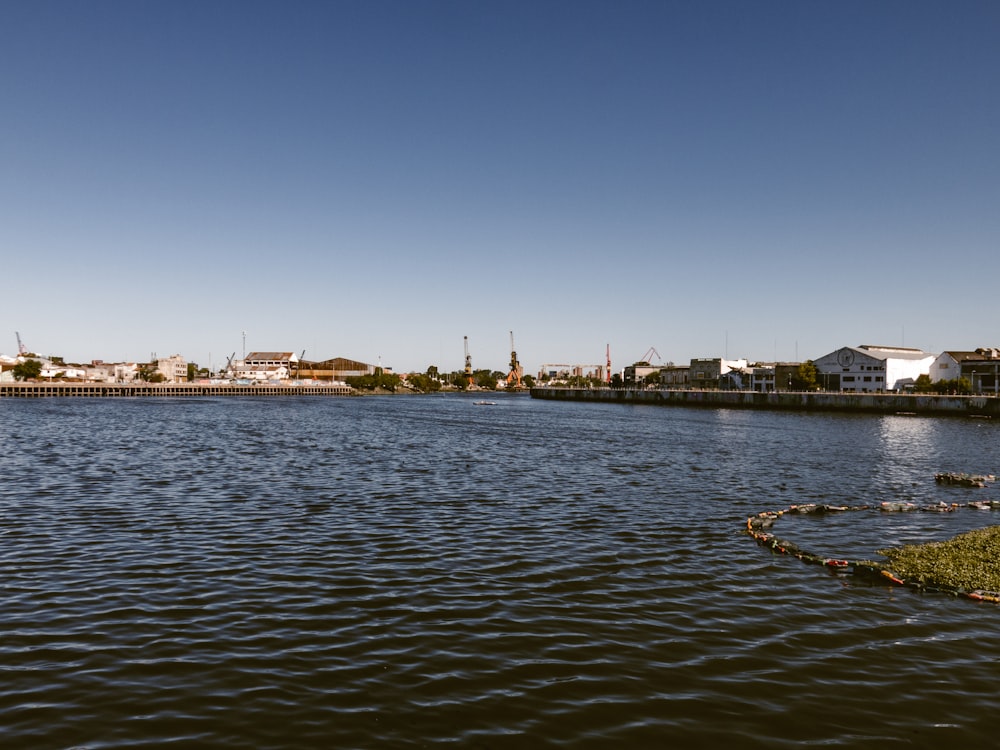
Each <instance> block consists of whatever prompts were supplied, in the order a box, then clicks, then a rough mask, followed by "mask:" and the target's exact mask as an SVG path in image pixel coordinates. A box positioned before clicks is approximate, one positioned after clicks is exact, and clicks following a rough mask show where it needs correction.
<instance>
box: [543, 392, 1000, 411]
mask: <svg viewBox="0 0 1000 750" xmlns="http://www.w3.org/2000/svg"><path fill="white" fill-rule="evenodd" d="M531 397H532V398H538V399H550V400H554V401H587V402H600V403H614V404H652V405H656V406H687V407H701V408H712V409H773V410H784V411H825V412H853V413H860V414H906V415H927V416H967V417H1000V398H998V397H997V396H995V395H990V396H986V395H974V396H938V395H928V394H918V393H842V392H841V393H829V392H822V391H821V392H801V393H799V392H787V391H780V392H769V393H760V392H757V391H709V390H679V389H678V390H668V389H649V390H643V389H629V388H552V387H535V388H532V389H531Z"/></svg>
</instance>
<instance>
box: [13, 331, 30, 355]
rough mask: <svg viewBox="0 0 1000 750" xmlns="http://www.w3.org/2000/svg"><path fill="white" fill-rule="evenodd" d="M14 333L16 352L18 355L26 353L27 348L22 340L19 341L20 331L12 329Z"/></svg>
mask: <svg viewBox="0 0 1000 750" xmlns="http://www.w3.org/2000/svg"><path fill="white" fill-rule="evenodd" d="M14 335H15V336H17V353H18V355H19V356H21V357H23V356H24V355H25V354H27V353H28V348H27V347H26V346H25V345H24V342H23V341H21V334H20V333H18V332H17V331H14Z"/></svg>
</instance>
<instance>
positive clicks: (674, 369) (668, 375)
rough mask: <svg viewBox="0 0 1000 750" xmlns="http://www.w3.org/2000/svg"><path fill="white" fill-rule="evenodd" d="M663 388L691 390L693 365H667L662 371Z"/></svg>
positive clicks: (661, 384) (661, 385)
mask: <svg viewBox="0 0 1000 750" xmlns="http://www.w3.org/2000/svg"><path fill="white" fill-rule="evenodd" d="M660 387H661V388H673V389H679V388H690V387H691V365H667V366H666V367H663V368H662V369H661V370H660Z"/></svg>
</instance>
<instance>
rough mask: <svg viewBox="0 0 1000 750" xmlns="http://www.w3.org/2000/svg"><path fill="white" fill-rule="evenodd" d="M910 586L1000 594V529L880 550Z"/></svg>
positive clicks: (988, 528)
mask: <svg viewBox="0 0 1000 750" xmlns="http://www.w3.org/2000/svg"><path fill="white" fill-rule="evenodd" d="M878 553H879V554H880V555H884V556H885V558H886V559H887V560H888V564H887V566H886V567H888V568H891V569H892V571H893V573H895V574H896V575H897V576H899V577H900V578H902V579H904V580H906V581H907V582H908V583H912V584H917V585H920V586H931V587H939V588H945V589H955V590H964V591H973V590H984V591H1000V526H988V527H986V528H984V529H976V530H974V531H969V532H966V533H964V534H959V535H958V536H956V537H953V538H951V539H948V540H947V541H944V542H929V543H927V544H908V545H905V546H903V547H893V548H890V549H880V550H878Z"/></svg>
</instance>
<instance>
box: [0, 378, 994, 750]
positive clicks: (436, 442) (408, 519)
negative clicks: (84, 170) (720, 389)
mask: <svg viewBox="0 0 1000 750" xmlns="http://www.w3.org/2000/svg"><path fill="white" fill-rule="evenodd" d="M495 400H496V401H497V404H496V405H494V406H476V405H474V404H473V403H472V401H473V399H472V398H465V397H461V396H441V397H436V396H435V397H386V398H382V397H371V398H363V399H336V398H333V399H303V400H296V399H291V398H289V399H246V400H243V399H215V400H212V399H205V400H181V399H163V400H154V399H137V400H84V399H66V400H39V401H20V400H16V401H15V400H9V401H0V419H2V422H0V425H2V427H0V447H2V464H0V466H2V470H3V471H2V483H0V582H2V589H0V605H2V606H0V736H2V738H3V740H2V741H3V745H4V746H5V747H30V748H71V747H72V748H94V749H98V748H101V749H103V748H139V747H141V748H150V747H166V746H171V747H191V746H202V747H255V748H311V747H316V748H351V747H356V748H370V747H379V748H382V747H432V746H439V745H443V746H451V747H462V748H524V747H563V748H605V747H619V746H622V747H624V746H629V747H664V746H669V747H674V746H676V747H685V748H701V747H704V748H714V747H731V748H757V747H760V748H763V747H768V748H791V747H801V746H802V745H804V744H805V745H823V746H826V747H834V748H868V747H870V748H880V750H882V749H885V748H896V747H938V746H941V745H943V744H946V743H959V742H960V743H963V744H964V745H965V746H966V747H988V746H992V745H993V724H994V722H995V717H996V715H997V710H998V708H1000V697H998V695H997V692H996V680H995V677H996V669H995V666H994V662H995V661H996V660H997V658H998V657H1000V642H998V639H997V632H998V631H997V623H998V622H1000V607H998V606H997V605H994V604H989V603H976V602H972V601H969V600H965V599H958V598H954V597H951V596H947V595H942V594H922V593H919V592H917V591H914V590H911V589H906V588H897V587H892V586H886V585H882V584H873V583H871V582H869V581H864V580H862V579H858V578H854V577H850V576H844V575H837V574H833V573H830V572H828V571H826V570H824V569H822V568H819V567H818V566H808V565H803V564H802V563H801V562H799V561H798V560H795V559H793V558H788V557H784V556H779V555H774V554H772V553H771V552H769V551H768V550H766V549H764V548H762V547H759V546H757V545H756V544H755V543H753V541H752V540H751V539H750V538H749V537H747V536H746V535H745V534H744V533H743V528H744V525H745V521H746V518H747V517H748V516H750V515H752V514H755V513H757V512H759V511H762V510H772V509H774V510H776V509H781V508H784V507H787V506H788V505H790V504H794V503H802V502H821V503H836V504H863V503H878V502H881V501H882V500H900V499H903V500H911V501H913V502H918V503H929V502H937V501H939V500H946V501H948V502H952V501H955V502H965V501H966V500H968V499H972V498H980V499H982V498H986V497H990V496H991V494H992V493H993V492H994V491H995V490H994V489H993V488H987V489H985V490H969V489H963V488H954V487H940V486H938V485H936V484H935V483H934V481H933V474H934V472H936V471H942V470H943V471H973V472H993V471H995V470H996V468H997V466H996V463H997V461H996V446H997V442H998V440H997V438H998V426H997V425H994V424H993V423H992V422H989V421H983V420H960V419H925V418H914V417H870V416H865V417H851V416H843V415H815V414H814V415H802V414H785V413H768V412H743V411H726V410H718V411H713V410H704V411H700V410H687V409H681V408H662V407H660V408H657V407H626V406H619V405H601V404H586V405H584V404H564V403H556V402H546V401H533V400H531V399H529V398H527V397H521V396H517V397H498V398H497V399H495ZM996 491H1000V490H996ZM976 493H979V494H976ZM992 523H1000V516H995V515H994V514H993V513H990V512H986V513H983V512H976V511H961V512H957V513H951V514H933V513H914V514H878V513H851V514H845V515H839V516H822V517H819V516H809V517H796V518H790V519H783V520H782V521H780V522H779V526H778V527H776V528H775V531H776V532H780V535H781V536H783V537H786V538H790V539H793V540H795V541H797V542H799V543H800V544H801V546H803V547H805V548H807V549H808V550H809V551H813V552H816V553H821V554H829V555H830V556H846V557H852V558H867V557H872V556H873V555H874V554H875V550H877V549H879V548H882V547H886V546H891V545H895V544H902V543H910V542H919V541H927V540H929V539H944V538H947V537H949V536H952V535H953V534H955V533H957V532H959V531H964V530H966V529H968V528H974V527H978V526H985V525H989V524H992Z"/></svg>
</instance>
